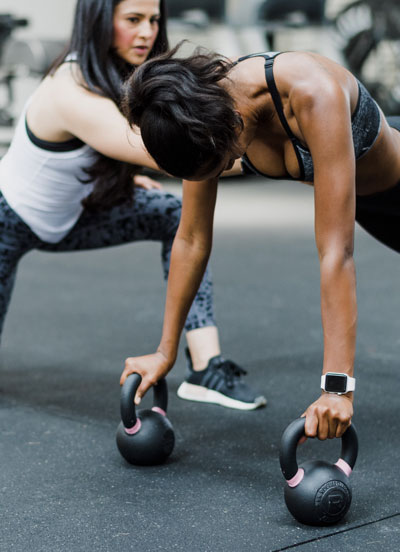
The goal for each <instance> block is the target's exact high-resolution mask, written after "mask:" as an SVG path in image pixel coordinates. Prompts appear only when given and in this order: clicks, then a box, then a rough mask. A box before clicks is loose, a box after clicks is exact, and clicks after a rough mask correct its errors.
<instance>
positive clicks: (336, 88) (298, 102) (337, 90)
mask: <svg viewBox="0 0 400 552" xmlns="http://www.w3.org/2000/svg"><path fill="white" fill-rule="evenodd" d="M175 54H176V50H175V51H173V52H171V53H170V54H167V55H164V56H160V57H159V58H158V59H154V60H151V61H149V62H147V63H145V64H144V65H143V66H142V67H140V68H139V70H138V71H137V72H136V73H135V75H134V76H133V77H131V79H130V81H129V83H128V86H127V88H126V98H125V112H126V115H127V117H128V119H129V120H130V122H131V123H132V124H136V125H138V126H139V127H140V129H141V133H142V137H143V140H144V143H145V146H146V148H147V150H148V151H149V153H150V154H151V155H152V157H153V158H154V159H155V160H156V162H157V163H158V165H159V166H160V167H162V168H163V169H164V170H165V171H166V172H168V173H170V174H172V175H174V176H176V177H181V178H183V179H184V184H183V190H184V202H183V204H184V207H183V212H182V218H181V223H180V226H179V229H178V233H177V236H176V239H175V243H174V248H173V256H172V263H171V267H172V268H171V273H170V277H169V283H168V294H167V305H166V312H165V323H164V329H163V335H162V339H161V343H160V345H159V348H158V355H159V354H160V352H161V354H162V356H163V357H164V358H163V359H161V360H160V358H159V356H158V357H157V356H156V355H148V356H147V357H139V358H136V359H132V361H131V363H130V365H128V366H127V367H126V369H125V371H124V373H123V376H122V380H124V378H125V377H126V375H127V374H129V373H130V371H133V369H134V370H135V371H139V372H140V373H141V374H142V375H143V384H142V386H141V388H140V389H139V391H138V396H139V397H140V396H142V395H143V394H144V393H145V392H146V391H147V389H148V387H149V383H148V382H149V381H155V380H157V379H158V378H159V377H161V376H162V375H164V374H165V373H167V372H168V371H169V370H170V369H171V368H172V366H173V363H174V359H175V355H176V348H177V344H178V339H179V334H180V331H181V328H182V325H183V321H184V319H185V315H186V312H187V309H188V306H189V305H190V301H191V300H192V298H193V296H194V293H195V291H196V289H197V286H198V284H199V282H200V278H201V275H202V272H203V269H204V267H205V265H206V262H207V258H208V255H209V252H210V250H211V239H212V224H213V212H214V204H215V198H216V190H217V183H218V176H219V174H220V173H221V172H222V171H223V170H224V169H226V168H228V167H229V166H231V165H232V163H233V162H234V161H235V159H236V158H238V157H242V159H243V165H244V168H245V169H246V170H251V171H253V172H256V173H258V174H263V175H268V176H269V177H271V178H278V179H279V178H284V179H287V178H292V179H295V180H300V181H305V182H308V183H310V184H312V185H313V186H314V195H315V236H316V244H317V248H318V254H319V259H320V272H321V311H322V324H323V332H324V360H323V372H322V373H323V375H326V374H327V373H332V374H333V375H332V377H331V378H323V385H324V387H323V392H322V394H321V396H320V397H319V398H318V399H317V400H316V401H315V402H314V403H313V404H312V405H310V406H309V407H308V408H307V410H306V411H305V415H306V435H308V436H310V437H311V436H318V437H319V438H320V439H326V438H333V437H340V436H341V435H342V434H343V432H344V431H345V430H346V428H347V427H348V425H349V424H350V421H351V418H352V415H353V405H352V403H353V391H352V389H353V388H354V380H353V379H352V378H353V367H354V356H355V343H356V324H357V302H356V279H355V267H354V261H353V243H354V223H355V220H356V217H357V220H359V221H360V222H361V224H362V225H363V226H365V227H366V228H367V229H368V230H369V231H370V232H371V233H373V234H374V235H375V236H376V237H377V238H378V239H380V240H381V241H384V242H385V243H386V244H387V245H389V246H390V247H393V248H395V249H396V250H398V251H400V241H399V238H398V227H399V226H398V224H399V222H398V217H399V214H400V204H399V198H400V184H398V183H399V182H400V134H399V132H398V131H397V130H395V129H393V128H391V126H390V125H389V124H388V122H387V121H386V119H385V118H384V116H383V114H382V112H381V110H380V109H379V107H378V106H377V104H376V103H375V102H374V101H373V100H372V98H371V97H370V95H369V94H368V92H367V91H366V89H365V88H364V87H363V86H362V85H361V83H359V82H358V81H357V80H356V79H355V78H354V76H352V75H351V74H350V73H349V72H348V71H347V70H346V69H345V68H343V67H341V66H340V65H338V64H336V63H335V62H333V61H331V60H329V59H327V58H325V57H323V56H320V55H317V54H313V53H305V52H286V53H281V54H277V53H272V54H271V53H268V54H255V55H253V56H247V57H245V58H241V59H240V60H238V62H234V63H232V62H230V61H228V60H226V59H221V58H220V57H219V56H216V55H213V54H200V53H198V52H197V53H195V54H194V55H193V56H191V57H189V58H186V59H177V58H175V57H174V56H175ZM394 122H395V121H394ZM155 129H156V131H155ZM396 204H397V207H396ZM388 205H389V206H390V213H392V215H393V216H392V218H391V219H390V221H394V218H395V217H397V220H396V224H397V233H396V234H395V233H394V232H393V231H391V232H388V231H387V230H388V226H386V225H385V224H382V221H383V220H385V222H386V221H387V220H388V217H389V216H390V214H388V212H389V210H388V209H387V206H388ZM356 210H357V215H356ZM393 224H394V222H392V223H391V226H390V225H389V227H390V229H391V230H394V226H393ZM188 267H190V269H189V268H188ZM318 381H319V378H316V391H317V390H318V387H319V385H318Z"/></svg>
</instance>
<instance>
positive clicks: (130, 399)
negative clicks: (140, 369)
mask: <svg viewBox="0 0 400 552" xmlns="http://www.w3.org/2000/svg"><path fill="white" fill-rule="evenodd" d="M141 381H142V376H141V375H140V374H137V373H136V372H134V373H132V374H130V375H129V376H128V377H127V378H126V380H125V383H124V385H123V386H122V388H121V420H122V423H123V425H124V427H126V428H127V429H130V428H132V427H134V426H135V424H136V422H137V415H136V405H135V395H136V391H137V390H138V387H139V385H140V383H141ZM153 396H154V401H153V402H154V406H153V407H152V410H155V411H156V412H160V413H161V414H163V415H164V416H165V414H166V412H167V408H168V387H167V382H166V380H165V378H162V379H160V380H159V381H158V382H157V384H156V385H153Z"/></svg>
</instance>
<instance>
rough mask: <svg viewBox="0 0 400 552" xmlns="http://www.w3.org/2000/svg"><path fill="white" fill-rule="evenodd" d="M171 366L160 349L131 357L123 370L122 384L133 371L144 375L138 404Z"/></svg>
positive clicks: (139, 390)
mask: <svg viewBox="0 0 400 552" xmlns="http://www.w3.org/2000/svg"><path fill="white" fill-rule="evenodd" d="M171 368H172V366H170V364H169V363H168V361H167V359H166V358H165V357H164V355H163V354H162V353H160V352H159V351H157V352H156V353H154V354H151V355H145V356H140V357H129V358H127V359H126V360H125V369H124V371H123V372H122V375H121V379H120V384H121V385H123V384H124V383H125V380H126V378H127V377H128V376H129V375H130V374H133V372H136V373H137V374H140V375H141V376H142V381H141V384H140V385H139V387H138V390H137V391H136V395H135V404H136V405H138V404H140V401H141V399H142V397H143V396H144V395H145V394H146V393H147V391H148V390H149V389H150V387H152V386H153V385H155V384H156V383H157V382H158V380H159V379H161V378H163V377H165V376H166V375H167V374H168V372H169V370H170V369H171Z"/></svg>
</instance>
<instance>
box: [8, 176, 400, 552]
mask: <svg viewBox="0 0 400 552" xmlns="http://www.w3.org/2000/svg"><path fill="white" fill-rule="evenodd" d="M167 186H168V187H169V188H170V189H171V190H173V191H177V192H179V186H178V185H177V183H173V184H168V185H167ZM159 249H160V247H159V244H157V243H138V244H132V245H126V246H122V247H116V248H111V249H104V250H98V251H92V252H79V253H64V254H51V253H48V254H46V253H40V252H32V253H30V254H28V255H27V256H26V257H25V258H24V259H23V260H22V262H21V264H20V269H19V273H18V278H17V284H16V288H15V292H14V296H13V300H12V303H11V307H10V311H9V315H8V318H7V321H6V327H5V330H4V335H3V341H2V350H1V369H0V388H1V395H0V397H1V398H0V407H1V439H0V458H1V472H0V488H1V531H0V549H1V550H4V551H7V552H8V551H25V550H30V551H32V552H39V551H40V552H45V551H46V552H47V551H49V552H50V551H51V552H58V551H68V552H75V551H82V552H83V551H85V552H91V551H96V552H103V551H104V552H105V551H107V552H114V551H125V550H135V551H137V552H155V551H158V550H161V551H164V550H177V551H194V552H208V551H210V552H228V551H230V552H236V551H237V552H242V551H247V550H262V551H271V552H272V551H278V550H296V551H299V552H300V551H301V552H309V551H310V552H311V551H314V550H315V551H325V550H334V551H340V552H344V551H352V552H356V551H361V550H362V551H363V552H365V551H369V550H371V551H380V550H382V551H395V550H399V548H400V506H399V498H398V496H399V493H398V489H399V484H398V459H399V451H400V437H399V435H400V432H399V429H398V428H399V417H398V413H399V406H398V397H399V393H400V384H399V372H398V359H399V351H400V338H399V335H400V333H399V322H398V313H399V310H400V296H399V294H398V292H397V291H396V290H397V288H398V281H399V274H400V272H399V258H398V256H397V254H396V253H394V252H392V251H390V250H388V249H387V248H385V247H384V246H382V245H380V244H379V243H378V242H376V241H375V240H374V239H373V238H371V237H369V236H368V235H367V234H366V233H365V232H364V231H362V230H361V229H358V230H357V232H356V253H355V258H356V266H357V279H358V300H359V326H358V336H359V337H358V349H357V362H356V375H357V378H358V379H357V391H356V395H355V397H356V398H355V416H354V424H355V426H356V427H357V430H358V435H359V442H360V447H359V457H358V460H357V463H356V466H355V470H354V473H353V475H352V476H351V481H352V486H353V502H352V505H351V508H350V511H349V513H348V514H347V516H346V517H345V519H344V521H342V522H341V523H339V524H338V525H335V526H331V527H323V528H315V527H307V526H302V525H300V524H298V523H297V522H296V521H295V520H294V519H293V518H292V517H291V516H290V514H289V513H288V511H287V509H286V507H285V504H284V501H283V488H284V479H283V476H282V474H281V472H280V468H279V461H278V455H279V454H278V453H279V442H280V438H281V434H282V432H283V430H284V429H285V427H286V426H287V425H288V424H289V423H290V422H291V421H292V420H293V419H294V418H296V417H298V416H299V415H301V413H302V412H303V410H304V409H305V408H306V407H307V406H308V404H309V403H311V402H312V401H313V400H314V399H315V398H316V397H317V396H318V394H319V391H318V387H319V378H320V370H321V360H322V336H321V324H320V307H319V268H318V257H317V253H316V248H315V244H314V237H313V196H312V190H311V189H309V188H308V187H305V186H301V185H299V184H292V183H287V182H280V183H274V182H270V181H268V180H260V179H252V178H250V179H249V178H246V179H241V178H235V179H232V180H225V181H224V182H223V183H222V184H221V185H220V192H219V199H218V206H217V213H216V224H215V240H214V250H213V255H212V267H213V273H214V291H215V303H216V309H217V318H218V324H219V328H220V333H221V340H222V348H223V352H224V354H225V356H227V357H230V358H232V359H233V360H235V361H236V362H238V363H239V364H241V365H243V366H244V367H245V368H246V369H247V370H248V376H247V378H248V381H249V382H250V383H251V384H252V385H253V386H255V387H257V388H258V389H259V390H260V391H262V392H263V393H264V394H265V395H266V396H267V398H268V405H267V406H266V407H265V408H263V409H261V410H257V411H254V412H242V411H237V410H229V409H225V408H222V407H219V406H214V405H204V404H196V403H192V402H188V401H183V400H181V399H179V398H177V396H176V389H177V387H178V385H179V383H180V382H181V380H182V378H183V377H184V374H185V361H184V357H183V341H184V340H182V345H181V350H180V354H179V358H178V361H177V364H176V366H175V368H174V370H173V371H172V372H171V373H170V374H169V376H168V384H169V410H168V415H169V418H170V420H171V422H172V423H173V425H174V429H175V435H176V444H175V449H174V451H173V453H172V455H171V457H170V458H169V460H168V461H167V463H166V464H164V465H162V466H157V467H133V466H130V465H128V464H127V463H125V461H124V460H123V459H122V457H121V456H120V455H119V453H118V450H117V448H116V445H115V431H116V428H117V425H118V423H119V398H120V388H119V376H120V373H121V371H122V368H123V362H124V359H125V357H127V356H131V355H139V354H144V353H147V352H151V351H152V350H153V349H154V348H155V347H156V345H157V344H158V340H159V336H160V329H161V321H162V310H163V302H164V294H165V284H164V283H163V281H162V278H161V270H160V260H159ZM148 404H150V400H149V398H147V399H146V402H145V405H148ZM339 451H340V442H339V441H337V440H333V441H329V442H324V443H321V442H318V441H315V442H314V441H312V440H309V441H307V443H305V444H304V445H302V446H301V447H300V448H299V450H298V460H299V461H300V462H301V461H303V460H306V459H311V458H320V459H322V458H323V459H327V460H331V461H333V462H335V461H336V460H337V458H338V455H339Z"/></svg>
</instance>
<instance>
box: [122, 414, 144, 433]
mask: <svg viewBox="0 0 400 552" xmlns="http://www.w3.org/2000/svg"><path fill="white" fill-rule="evenodd" d="M141 427H142V422H141V421H140V420H139V418H138V419H137V420H136V424H135V425H134V426H133V427H124V429H125V433H127V434H128V435H135V433H137V432H138V431H139V429H140V428H141Z"/></svg>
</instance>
